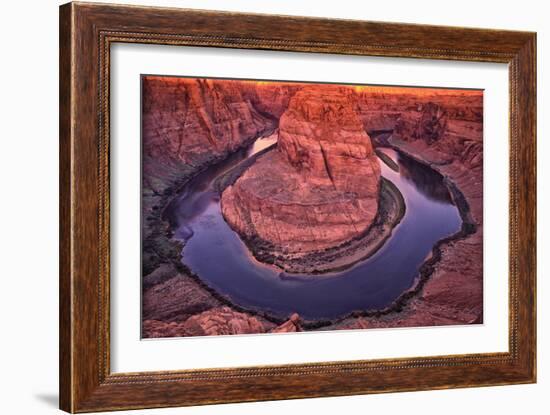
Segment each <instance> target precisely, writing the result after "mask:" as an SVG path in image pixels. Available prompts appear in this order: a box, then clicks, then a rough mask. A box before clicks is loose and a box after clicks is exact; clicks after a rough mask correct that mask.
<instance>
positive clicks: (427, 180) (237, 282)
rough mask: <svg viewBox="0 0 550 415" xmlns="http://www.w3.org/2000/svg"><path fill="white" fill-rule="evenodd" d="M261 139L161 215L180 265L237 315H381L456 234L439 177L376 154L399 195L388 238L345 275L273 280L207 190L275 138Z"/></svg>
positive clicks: (271, 270)
mask: <svg viewBox="0 0 550 415" xmlns="http://www.w3.org/2000/svg"><path fill="white" fill-rule="evenodd" d="M263 140H266V141H263ZM269 140H271V142H270V143H268V141H269ZM269 140H268V139H266V138H264V139H259V140H257V141H256V142H255V143H254V144H253V145H251V146H250V147H249V148H248V149H245V150H243V151H241V152H238V153H237V154H234V155H233V156H232V157H230V158H229V159H227V160H225V161H223V162H221V163H220V164H218V165H216V166H213V167H211V168H209V169H207V170H205V171H204V172H203V173H201V174H199V175H198V176H197V177H196V178H195V179H194V180H192V181H191V182H190V183H189V184H188V185H187V186H186V187H185V188H184V189H183V190H182V191H181V193H180V194H179V195H178V197H177V198H175V199H174V200H173V202H172V203H170V205H169V206H168V207H167V209H166V211H165V217H166V218H167V219H168V220H169V222H170V224H171V226H172V228H173V229H174V231H175V235H176V237H177V238H180V239H183V240H186V245H185V248H184V249H183V255H182V261H183V262H184V263H185V264H186V265H187V266H189V268H191V269H192V270H193V271H194V272H195V273H196V274H197V275H199V277H200V278H201V279H202V280H203V281H204V282H205V283H206V284H208V285H209V286H211V287H212V288H214V289H215V290H217V291H218V292H220V293H221V294H223V295H225V296H228V297H230V298H231V300H232V301H233V302H235V303H236V304H238V305H240V306H242V307H244V308H249V309H257V310H264V311H268V312H271V313H274V314H276V315H279V316H281V317H284V316H288V315H290V314H291V313H293V312H297V313H299V314H300V315H301V316H302V317H304V318H306V319H322V318H335V317H338V316H342V315H345V314H348V313H349V312H351V311H354V310H364V309H381V308H384V307H385V306H387V305H389V304H390V303H391V302H392V301H394V300H395V299H396V298H397V297H399V295H400V294H401V293H402V292H403V291H405V290H406V289H408V288H409V287H410V286H411V284H412V282H413V280H414V278H415V276H416V275H417V273H418V269H419V267H420V265H421V264H422V263H423V261H424V260H425V258H426V257H427V256H428V254H429V253H430V252H431V250H432V248H433V246H434V244H435V243H436V242H437V241H438V240H439V239H442V238H444V237H446V236H449V235H451V234H453V233H455V232H457V231H458V230H459V229H460V226H461V220H460V216H459V213H458V210H457V209H456V207H455V206H454V205H453V204H452V202H451V199H450V197H449V194H448V192H447V189H446V187H445V186H444V184H443V182H442V177H441V176H440V175H439V174H437V173H436V172H434V171H433V170H431V169H429V168H426V167H425V166H423V165H421V164H419V163H417V162H415V161H414V160H412V159H409V158H407V157H404V156H401V155H398V154H397V153H396V152H395V151H394V150H391V149H387V148H386V149H382V151H384V152H385V153H386V154H387V155H388V156H389V157H391V158H392V159H393V160H394V161H395V162H396V163H398V164H399V167H400V170H399V172H394V171H393V170H391V169H390V168H388V167H387V166H386V165H385V164H384V163H382V162H381V163H380V164H381V168H382V175H383V176H384V177H386V178H387V179H388V180H390V181H392V182H393V183H394V184H395V185H396V186H397V187H398V188H399V190H400V191H401V193H402V194H403V197H404V199H405V203H406V205H407V211H406V213H405V216H404V217H403V219H402V221H401V223H400V224H399V225H397V227H396V228H395V229H394V231H393V234H392V236H391V237H390V238H389V239H388V240H387V241H386V243H385V244H384V246H383V247H382V248H381V249H380V250H379V251H378V252H377V253H376V254H375V255H373V256H372V257H370V258H369V259H367V260H365V261H362V262H359V263H358V264H356V265H355V266H353V267H352V268H349V269H347V270H345V271H342V272H339V273H334V274H331V275H330V276H302V277H300V278H292V277H290V278H289V277H286V278H281V277H280V270H279V269H278V268H276V267H273V266H269V265H265V264H261V263H259V262H257V261H256V260H255V259H254V258H253V257H252V256H251V255H250V253H249V251H248V249H247V247H246V246H245V245H244V243H243V242H242V241H241V239H240V238H239V236H238V235H237V234H236V233H235V232H233V231H232V230H231V228H230V227H229V226H228V225H227V223H226V222H225V220H224V219H223V216H222V214H221V211H220V203H219V199H220V196H219V194H218V193H217V192H215V191H214V190H213V188H212V182H213V180H214V179H215V178H216V177H217V176H218V175H220V174H221V173H223V172H224V171H227V170H228V169H230V168H231V167H232V166H235V165H236V164H237V163H238V162H239V161H241V160H243V159H244V158H246V157H249V156H250V155H252V154H254V153H255V152H257V151H261V149H263V148H265V147H267V146H269V145H271V144H272V143H273V140H275V137H271V138H270V139H269Z"/></svg>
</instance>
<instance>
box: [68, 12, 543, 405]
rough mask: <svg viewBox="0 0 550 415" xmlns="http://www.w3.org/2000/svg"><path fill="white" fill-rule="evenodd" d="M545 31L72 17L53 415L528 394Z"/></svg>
mask: <svg viewBox="0 0 550 415" xmlns="http://www.w3.org/2000/svg"><path fill="white" fill-rule="evenodd" d="M535 62H536V35H535V33H528V32H512V31H502V30H489V29H467V28H456V27H439V26H425V25H409V24H395V23H381V22H366V21H350V20H329V19H317V18H301V17H288V16H270V15H248V14H238V13H224V12H207V11H197V10H185V9H169V8H152V7H134V6H119V5H106V4H86V3H69V4H66V5H63V6H61V8H60V193H61V195H60V222H61V227H60V406H61V409H63V410H65V411H68V412H92V411H106V410H122V409H137V408H153V407H170V406H184V405H199V404H207V403H223V402H242V401H258V400H271V399H290V398H305V397H316V396H339V395H352V394H365V393H377V392H399V391H411V390H425V389H441V388H458V387H473V386H489V385H505V384H518V383H531V382H535V381H536V324H535V316H536V307H535V298H536V295H535V294H536V293H535V285H536V284H535V283H536V281H535V261H536V231H535V228H536V226H535V223H536V213H535V203H536V186H535V181H536V170H535V169H536V160H535V150H536V144H535V137H536V108H535V102H536V73H535V68H536V65H535Z"/></svg>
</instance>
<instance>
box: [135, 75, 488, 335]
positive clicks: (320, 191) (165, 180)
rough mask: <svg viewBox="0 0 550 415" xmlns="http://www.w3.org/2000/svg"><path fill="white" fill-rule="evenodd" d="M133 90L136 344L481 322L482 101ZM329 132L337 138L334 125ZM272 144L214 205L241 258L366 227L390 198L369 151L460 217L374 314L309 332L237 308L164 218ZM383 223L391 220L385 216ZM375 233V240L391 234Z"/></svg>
mask: <svg viewBox="0 0 550 415" xmlns="http://www.w3.org/2000/svg"><path fill="white" fill-rule="evenodd" d="M142 81H143V118H142V125H143V127H142V140H143V175H142V177H143V183H142V193H143V194H142V198H143V203H142V207H143V211H142V216H143V221H142V223H143V225H142V226H143V264H142V265H143V283H142V287H143V309H142V316H143V327H142V335H143V337H180V336H196V335H220V334H222V335H230V334H245V333H260V332H290V331H302V330H331V329H353V328H365V327H395V326H425V325H434V324H466V323H473V322H481V321H482V286H483V284H482V268H481V266H482V257H481V255H482V203H481V202H482V193H481V192H482V160H483V159H482V144H483V141H482V136H483V134H482V114H483V111H482V95H481V94H479V93H478V94H474V93H471V94H469V93H467V92H461V91H443V92H441V90H434V91H435V92H433V93H429V92H426V91H424V93H423V94H418V93H414V91H413V92H411V93H409V94H408V93H406V92H404V90H405V89H401V92H400V93H388V92H387V91H385V90H384V91H378V90H369V89H368V88H364V89H361V88H355V87H351V86H350V87H347V86H329V85H323V86H322V88H319V87H318V86H311V85H307V84H299V83H277V82H267V83H258V82H252V81H231V80H215V79H209V80H203V79H191V78H171V77H152V76H147V77H143V80H142ZM335 123H338V125H340V126H342V128H338V129H337V130H335V129H334V128H333V127H332V128H331V126H334V124H335ZM380 132H387V133H388V134H380ZM390 132H391V134H390ZM272 134H276V135H277V137H278V144H277V145H276V146H275V148H273V149H271V150H269V151H266V152H264V153H262V154H258V157H256V158H255V159H254V162H253V163H251V164H250V165H247V166H246V168H244V169H243V171H242V172H240V173H241V174H239V176H238V177H236V178H235V180H234V181H233V182H232V183H230V184H229V185H228V186H226V187H225V188H224V189H223V192H222V194H221V195H220V198H221V209H222V212H223V215H224V218H225V219H226V220H227V222H228V223H229V224H230V226H231V227H232V228H233V229H235V230H236V231H237V232H238V233H239V235H240V236H241V237H242V239H243V240H244V241H245V242H246V243H247V246H249V247H250V248H251V251H254V249H253V247H254V246H260V247H261V248H262V249H263V250H264V254H265V250H266V248H267V249H268V250H269V252H270V253H271V254H273V252H276V254H277V255H275V256H278V257H279V258H280V259H281V258H282V259H284V260H288V259H289V258H294V259H298V261H297V262H296V263H301V262H303V260H304V258H307V257H308V255H315V254H316V253H318V252H320V251H325V250H328V251H330V249H331V248H333V247H334V246H339V245H345V244H346V243H347V242H349V241H350V240H353V239H354V238H358V237H361V236H362V235H364V234H365V232H368V231H370V230H372V228H373V224H374V223H375V222H377V220H376V218H377V215H379V214H380V205H381V203H380V201H381V196H380V195H381V194H386V196H387V192H388V190H386V193H384V192H383V189H386V186H387V185H385V184H384V183H385V181H384V179H383V178H381V177H380V167H379V164H378V160H377V158H376V156H375V152H374V149H373V147H377V146H385V147H391V148H394V149H396V150H398V151H400V152H403V154H407V155H408V156H410V157H412V158H414V160H417V161H418V162H419V163H423V164H425V165H426V166H429V167H430V168H431V169H434V170H435V171H437V172H439V173H440V174H441V175H442V176H443V177H444V178H445V180H446V181H447V182H448V185H449V188H450V189H452V192H451V194H452V197H453V199H454V200H455V202H456V203H457V205H459V207H460V210H461V215H462V220H463V226H462V230H461V231H460V232H459V235H455V236H454V237H452V238H449V240H447V241H443V242H441V243H439V244H438V245H437V246H435V247H434V252H433V254H432V257H431V258H432V259H431V262H430V259H429V260H428V261H426V263H425V264H424V265H423V267H422V268H421V269H420V271H419V275H418V277H417V278H416V279H415V282H414V284H413V285H412V286H411V287H409V289H408V290H405V292H404V293H403V295H402V296H400V297H399V298H397V299H396V301H395V302H394V303H392V304H391V305H390V306H388V307H385V308H384V309H381V310H357V312H355V313H352V314H350V315H347V316H342V317H341V318H335V319H330V320H327V321H323V322H319V321H311V320H307V319H303V318H301V316H299V315H297V314H296V313H291V314H289V315H288V316H287V317H286V318H285V317H281V316H274V315H272V314H270V313H269V311H261V310H251V309H243V308H242V307H239V306H237V305H236V304H234V302H232V301H231V298H228V297H227V296H224V295H223V293H220V292H219V291H218V290H216V289H215V288H212V287H211V286H209V285H208V284H206V283H205V282H204V281H203V280H202V279H201V277H200V275H197V274H195V273H194V272H193V270H192V269H190V268H189V267H188V266H187V265H186V263H185V262H184V261H182V251H183V252H185V249H186V243H187V240H186V239H185V238H180V237H177V235H174V229H173V227H171V226H170V223H169V221H168V220H166V218H165V217H164V215H163V213H164V211H165V209H166V206H167V205H168V204H169V203H170V202H171V201H172V200H173V199H174V198H175V197H177V195H178V194H181V192H182V189H185V186H186V185H187V184H188V183H189V182H190V181H191V180H192V179H193V178H194V177H196V176H197V175H198V174H200V172H201V171H203V170H204V169H206V168H207V167H208V166H212V165H214V164H216V163H219V162H221V161H223V160H224V159H226V158H228V157H230V156H231V155H233V154H236V153H238V152H239V151H241V149H244V148H246V147H247V146H248V145H250V144H251V143H252V142H253V141H254V140H256V139H258V138H259V137H262V136H268V135H272ZM369 135H370V137H369ZM371 139H372V140H371ZM371 141H372V143H371ZM373 144H374V146H373ZM183 191H184V190H183ZM298 196H299V197H298ZM388 200H393V199H391V197H390V198H389V199H388ZM383 204H386V202H385V203H383ZM394 208H395V206H394ZM390 219H391V220H390ZM390 219H388V220H389V221H390V222H391V221H395V222H396V223H397V222H398V220H397V219H396V216H395V215H394V216H393V217H392V218H390ZM392 223H393V222H392ZM386 225H387V224H386ZM312 232H315V234H312ZM384 232H386V233H384V234H383V235H382V234H381V235H380V237H382V236H383V237H387V236H388V234H389V232H391V226H386V228H385V230H384ZM266 257H268V256H266ZM269 257H270V258H271V259H272V263H273V262H276V261H273V255H271V256H269ZM260 259H261V256H260ZM283 262H284V261H282V260H281V263H283Z"/></svg>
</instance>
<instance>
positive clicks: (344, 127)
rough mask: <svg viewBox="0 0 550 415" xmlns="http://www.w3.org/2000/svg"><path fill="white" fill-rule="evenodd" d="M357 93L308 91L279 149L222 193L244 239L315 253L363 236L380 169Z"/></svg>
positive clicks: (284, 124) (297, 101)
mask: <svg viewBox="0 0 550 415" xmlns="http://www.w3.org/2000/svg"><path fill="white" fill-rule="evenodd" d="M356 106H357V103H356V101H355V99H354V95H353V92H352V90H351V89H350V88H341V87H335V86H330V85H323V86H322V87H320V86H315V87H304V88H303V89H301V90H300V91H299V92H297V93H296V94H295V95H294V96H293V98H292V99H291V101H290V104H289V107H288V109H287V111H286V112H285V113H284V114H283V115H282V117H281V119H280V123H279V143H278V149H277V151H271V152H269V153H267V154H265V155H263V156H261V157H260V158H259V159H258V160H257V162H256V163H255V164H254V165H253V166H252V167H250V168H249V169H248V170H247V171H246V172H245V173H244V174H243V175H242V176H241V177H240V178H239V179H238V180H237V181H236V182H235V184H234V185H233V186H230V187H228V188H227V189H226V190H225V191H224V193H223V195H222V211H223V214H224V217H225V218H226V220H227V222H228V223H229V224H230V225H231V226H232V228H233V229H235V230H236V231H237V232H239V234H241V235H242V236H243V237H244V239H245V240H252V241H253V240H258V239H259V240H260V241H265V242H268V243H270V244H272V245H274V246H275V247H276V248H277V249H280V250H282V251H283V252H290V253H296V252H300V253H305V252H315V251H320V250H323V249H326V248H331V247H334V246H337V245H339V244H341V243H343V242H346V241H348V240H350V239H352V238H354V237H357V236H359V235H361V234H363V233H364V232H365V231H366V230H367V229H368V228H369V226H370V225H371V223H372V221H373V219H374V218H375V216H376V213H377V209H378V192H379V185H380V166H379V164H378V161H377V159H376V156H375V154H374V151H373V148H372V145H371V142H370V138H369V136H368V135H367V133H366V132H365V130H364V129H363V125H362V123H361V120H360V119H359V117H358V115H357V112H356V109H357V108H356Z"/></svg>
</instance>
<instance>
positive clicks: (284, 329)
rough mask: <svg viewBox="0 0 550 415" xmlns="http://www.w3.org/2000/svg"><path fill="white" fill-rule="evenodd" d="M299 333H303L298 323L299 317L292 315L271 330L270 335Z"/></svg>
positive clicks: (295, 314)
mask: <svg viewBox="0 0 550 415" xmlns="http://www.w3.org/2000/svg"><path fill="white" fill-rule="evenodd" d="M299 331H303V330H302V325H301V323H300V316H299V315H298V314H297V313H294V314H292V315H291V316H290V318H289V319H288V320H287V321H285V322H284V323H283V324H281V325H280V326H277V327H275V328H274V329H273V330H271V333H296V332H299Z"/></svg>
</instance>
